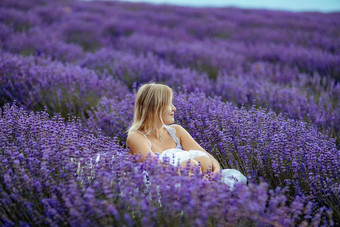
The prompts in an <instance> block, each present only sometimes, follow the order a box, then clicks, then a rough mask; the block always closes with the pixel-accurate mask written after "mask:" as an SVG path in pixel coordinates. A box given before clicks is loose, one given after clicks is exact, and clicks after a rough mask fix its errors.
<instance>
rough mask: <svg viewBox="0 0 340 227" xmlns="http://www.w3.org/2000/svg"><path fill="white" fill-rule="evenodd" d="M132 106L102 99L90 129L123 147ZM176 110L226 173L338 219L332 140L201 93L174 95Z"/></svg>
mask: <svg viewBox="0 0 340 227" xmlns="http://www.w3.org/2000/svg"><path fill="white" fill-rule="evenodd" d="M133 101H134V96H133V95H128V96H127V97H126V98H125V99H124V100H123V101H120V102H119V101H116V100H107V99H103V100H102V101H101V102H100V103H99V106H98V109H97V110H96V111H94V112H93V113H91V114H89V115H90V118H89V120H88V122H87V124H88V127H89V128H91V129H94V130H95V131H96V132H97V133H98V132H104V133H105V134H107V135H110V136H115V135H117V136H118V137H117V139H118V140H120V141H121V142H120V143H121V144H124V142H125V139H126V133H125V131H124V130H122V129H127V127H128V126H129V124H131V121H132V117H133ZM174 105H175V106H176V108H177V109H178V110H177V111H176V114H175V115H176V122H178V123H179V124H180V125H182V126H184V127H185V128H187V129H188V131H189V132H190V134H191V135H192V136H193V137H194V138H195V140H196V141H198V142H199V144H201V145H202V147H204V148H205V149H206V150H207V151H209V152H210V153H211V154H212V155H213V156H214V157H216V158H217V159H218V160H219V162H220V163H221V166H222V167H223V168H235V169H239V170H240V171H241V172H242V173H244V174H245V175H247V176H248V177H249V180H250V181H252V182H254V183H255V182H256V183H258V182H259V181H260V179H265V181H266V182H267V183H268V184H269V186H270V187H271V188H276V187H278V186H279V187H287V188H288V191H287V193H288V195H289V198H293V199H294V198H295V197H296V196H307V197H308V198H309V199H310V200H312V201H313V202H314V203H315V207H314V209H317V208H318V207H319V208H320V207H323V206H327V207H329V208H332V209H333V211H334V218H335V220H338V219H339V217H340V210H339V206H338V205H337V204H339V202H340V198H339V187H340V185H339V182H340V178H339V174H340V173H339V163H340V151H339V150H337V148H336V146H335V141H334V140H332V139H329V138H328V137H327V136H325V135H323V134H321V133H319V132H318V131H317V130H316V129H315V128H313V127H308V126H307V125H306V123H304V122H302V121H295V120H287V119H285V117H284V116H282V115H279V116H277V115H276V114H275V113H274V112H268V113H267V112H266V111H265V110H262V109H257V108H255V107H253V108H252V109H250V110H246V109H245V108H241V109H239V108H237V107H235V106H234V105H232V104H231V103H223V102H221V100H219V99H218V98H214V99H213V98H208V99H207V98H206V97H205V94H203V93H192V94H178V95H175V96H174ZM122 106H123V107H124V108H118V107H122ZM321 166H322V168H320V167H321Z"/></svg>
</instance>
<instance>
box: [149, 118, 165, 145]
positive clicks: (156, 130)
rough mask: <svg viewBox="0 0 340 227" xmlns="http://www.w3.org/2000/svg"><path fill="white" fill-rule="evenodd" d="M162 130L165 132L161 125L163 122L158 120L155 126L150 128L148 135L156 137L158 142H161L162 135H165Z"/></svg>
mask: <svg viewBox="0 0 340 227" xmlns="http://www.w3.org/2000/svg"><path fill="white" fill-rule="evenodd" d="M164 132H165V128H164V127H163V124H162V123H160V122H159V123H158V124H157V125H156V127H154V128H153V129H152V130H151V132H150V135H152V136H154V137H156V138H157V140H158V141H159V142H162V139H163V137H164V135H165V133H164Z"/></svg>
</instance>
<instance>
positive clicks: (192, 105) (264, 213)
mask: <svg viewBox="0 0 340 227" xmlns="http://www.w3.org/2000/svg"><path fill="white" fill-rule="evenodd" d="M176 97H177V98H176V104H177V105H178V106H180V107H182V108H183V109H182V111H181V112H179V113H178V118H179V120H180V121H181V123H183V125H184V126H186V127H188V128H189V129H190V132H191V133H192V134H193V135H194V136H195V137H196V138H197V139H198V141H199V142H200V143H202V144H203V145H204V146H207V147H209V148H210V149H211V151H212V153H213V154H214V155H215V156H217V157H218V159H220V161H221V163H222V166H224V167H234V168H239V169H240V170H241V171H242V172H244V173H245V174H248V176H249V185H242V184H241V185H236V187H235V189H234V190H233V191H230V190H228V188H227V186H226V185H224V184H221V183H218V179H214V180H215V182H210V183H209V182H208V181H206V180H203V178H202V176H201V175H200V174H199V172H198V169H196V175H195V176H193V177H191V178H188V177H187V174H188V169H185V170H183V171H182V174H181V176H179V175H178V174H177V169H176V168H174V167H171V166H168V167H165V166H159V165H158V164H157V163H156V162H146V163H143V164H141V163H139V164H138V163H137V162H136V161H135V159H134V158H132V157H130V156H129V155H127V153H126V152H127V151H126V149H124V148H122V147H121V146H120V145H119V144H118V141H116V140H114V139H112V138H109V137H106V136H103V135H101V133H97V135H96V136H95V135H94V134H91V132H90V131H89V130H86V129H85V128H84V126H83V125H82V124H81V123H80V122H79V121H76V120H69V121H68V122H67V123H65V122H64V119H63V118H61V117H59V116H55V117H53V118H52V119H51V118H50V116H49V114H48V113H46V112H40V113H33V112H28V111H26V110H24V109H20V108H18V107H17V106H15V105H13V106H10V105H5V106H4V107H3V109H2V111H1V114H0V135H1V136H0V145H1V147H2V149H1V152H0V157H1V166H0V176H1V177H0V182H1V184H0V189H1V190H0V192H1V194H0V198H1V199H0V223H1V224H2V225H4V226H14V225H22V226H24V225H27V224H28V225H53V226H59V225H72V226H79V225H82V226H94V225H115V226H116V225H117V226H118V225H119V226H120V225H124V226H150V225H151V226H158V225H162V226H168V225H174V224H175V225H179V226H193V225H195V226H207V225H212V226H226V225H228V226H229V225H231V226H235V225H252V226H253V225H254V226H295V225H300V226H318V225H320V224H321V225H333V224H335V223H336V222H337V221H338V220H337V217H339V207H338V206H336V205H334V203H338V202H339V197H338V195H339V191H338V190H339V183H338V182H339V168H338V162H339V159H340V155H339V153H337V152H336V149H335V145H334V141H333V143H332V141H329V140H328V139H327V138H326V137H325V136H323V135H321V134H319V133H317V132H316V130H315V129H313V128H307V127H306V126H305V125H304V124H303V123H301V122H295V121H285V120H284V119H282V118H278V117H276V116H275V114H273V113H272V114H270V115H268V114H266V113H265V112H264V111H259V110H256V109H253V110H252V111H249V112H248V111H246V110H244V109H243V110H240V109H238V108H235V107H234V106H233V105H232V104H230V103H229V104H228V105H226V104H225V103H223V102H221V101H219V100H217V99H207V98H205V96H204V94H202V93H192V94H190V95H187V94H178V95H177V96H176ZM133 98H134V96H133V95H131V94H129V95H128V96H127V99H126V100H125V101H121V102H117V101H116V100H103V101H102V103H101V107H102V108H104V109H106V110H107V111H109V110H110V111H109V112H105V111H102V112H97V113H96V114H95V115H93V116H91V121H90V122H91V123H92V124H93V123H95V124H96V125H98V124H102V123H103V125H104V126H106V127H107V126H108V124H107V122H106V123H105V121H107V120H109V121H111V124H110V125H111V127H109V128H110V129H113V130H118V131H120V132H121V131H122V126H125V125H124V124H125V123H124V121H120V120H119V119H117V117H118V118H119V117H120V118H124V115H122V114H127V115H126V118H130V117H131V108H132V104H131V100H132V99H133ZM202 101H203V109H202V111H200V110H198V109H199V107H202ZM122 104H123V105H124V106H126V107H127V108H126V109H125V110H123V109H121V108H120V107H121V105H122ZM226 110H228V111H229V112H226ZM186 111H187V112H186ZM98 114H99V115H102V116H99V115H98ZM199 114H201V115H199ZM221 114H222V115H223V116H221ZM193 116H195V117H197V116H199V118H198V119H197V121H194V122H192V121H191V118H192V117H193ZM97 117H98V118H97ZM103 117H106V118H103ZM222 117H223V119H224V118H227V119H226V121H221V118H222ZM247 118H248V119H247ZM115 120H116V121H115ZM247 120H252V121H253V122H254V123H255V126H252V125H251V123H250V122H248V121H247ZM121 122H123V123H121ZM217 122H220V124H218V127H220V128H216V123H217ZM267 122H269V123H271V126H270V127H268V125H267ZM121 124H123V125H121ZM243 127H246V128H251V129H252V131H249V130H246V129H244V128H243ZM202 130H205V131H207V132H209V133H206V135H205V136H203V137H202V134H201V133H199V132H200V131H202ZM211 130H212V131H211ZM292 132H293V133H295V134H294V135H295V136H297V137H296V139H295V140H294V141H289V139H288V138H287V134H288V135H290V134H291V133H292ZM215 133H216V134H215ZM261 133H262V134H263V135H260V134H261ZM115 135H116V134H114V136H115ZM258 135H260V136H258ZM267 135H268V136H267ZM282 139H283V140H284V141H285V142H289V143H284V142H281V141H280V140H282ZM211 140H214V142H216V144H215V145H213V144H211V142H210V141H211ZM262 146H264V147H262ZM298 147H299V149H297V148H298ZM289 149H292V150H289ZM315 149H318V150H317V151H316V150H315ZM272 151H273V152H272ZM281 152H284V154H285V155H283V156H282V155H281ZM226 158H228V159H226ZM226 160H228V161H226ZM305 160H308V161H307V162H305ZM319 160H323V161H324V162H327V161H332V163H331V165H329V164H328V163H327V164H328V167H326V165H323V166H324V167H325V168H324V169H320V168H319V167H320V163H319ZM261 177H262V178H263V179H264V180H265V181H267V183H263V182H262V180H261ZM320 179H324V180H325V181H320ZM259 182H260V184H258V183H259ZM261 182H262V183H261ZM283 182H285V184H287V185H288V187H286V189H284V190H282V189H280V188H279V187H276V186H277V185H285V184H284V183H283ZM254 183H255V184H254Z"/></svg>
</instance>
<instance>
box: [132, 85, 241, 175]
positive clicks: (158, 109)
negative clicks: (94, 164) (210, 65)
mask: <svg viewBox="0 0 340 227" xmlns="http://www.w3.org/2000/svg"><path fill="white" fill-rule="evenodd" d="M175 111H176V107H175V106H174V105H173V104H172V89H171V88H170V87H168V86H166V85H163V84H154V83H150V84H145V85H143V86H141V87H140V88H139V90H138V92H137V96H136V101H135V112H134V119H133V123H132V125H131V127H130V128H129V130H128V137H127V140H126V145H127V147H128V148H129V150H130V153H131V154H135V155H138V154H139V155H141V161H144V160H145V158H146V157H147V156H148V155H151V156H152V157H153V158H158V159H159V161H160V162H161V163H162V162H165V161H168V162H169V164H171V165H174V166H181V167H183V168H184V167H186V165H187V164H188V163H190V164H191V165H192V166H200V172H201V173H205V172H207V171H212V172H213V173H214V174H218V173H220V170H221V167H220V165H219V163H218V161H217V160H216V159H215V158H214V157H213V156H212V155H210V154H209V153H208V152H207V151H205V150H204V149H203V148H202V147H201V146H200V145H199V144H198V143H197V142H196V141H195V140H194V139H193V138H192V137H191V135H190V134H189V133H188V132H187V131H186V130H185V129H184V128H183V127H182V126H180V125H177V124H173V123H174V115H175ZM170 124H171V125H170ZM191 174H192V172H191ZM242 176H243V175H242ZM233 177H235V176H233Z"/></svg>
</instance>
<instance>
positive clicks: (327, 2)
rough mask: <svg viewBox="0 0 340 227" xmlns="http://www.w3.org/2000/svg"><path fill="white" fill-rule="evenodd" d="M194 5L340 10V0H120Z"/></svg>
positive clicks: (289, 9)
mask: <svg viewBox="0 0 340 227" xmlns="http://www.w3.org/2000/svg"><path fill="white" fill-rule="evenodd" d="M120 1H126V2H149V3H155V4H171V5H181V6H194V7H206V6H208V7H238V8H251V9H254V8H255V9H274V10H288V11H296V12H305V11H318V12H324V13H327V12H340V0H143V1H141V0H120Z"/></svg>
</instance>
